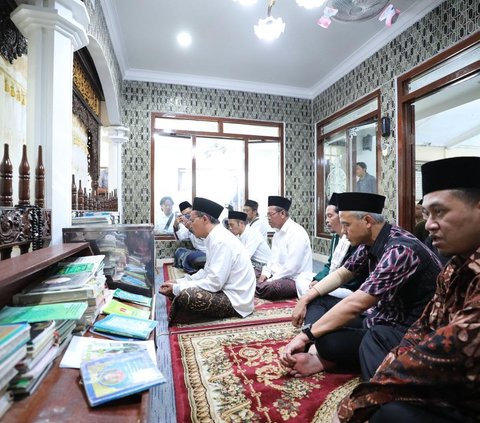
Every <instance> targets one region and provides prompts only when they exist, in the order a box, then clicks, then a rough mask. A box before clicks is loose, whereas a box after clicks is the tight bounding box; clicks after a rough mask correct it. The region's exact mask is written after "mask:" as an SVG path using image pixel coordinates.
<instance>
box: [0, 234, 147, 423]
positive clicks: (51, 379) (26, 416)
mask: <svg viewBox="0 0 480 423" xmlns="http://www.w3.org/2000/svg"><path fill="white" fill-rule="evenodd" d="M86 255H92V250H91V249H90V245H89V243H88V242H81V243H70V244H61V245H56V246H52V247H47V248H44V249H41V250H36V251H33V252H31V253H27V254H23V255H21V256H18V257H14V258H11V259H8V260H4V261H1V262H0V301H1V303H2V306H3V305H5V304H8V305H11V298H12V296H13V294H15V293H17V292H18V291H20V290H21V289H22V288H23V287H24V286H26V285H27V284H28V283H30V282H32V281H34V280H35V279H36V278H39V277H40V276H41V275H42V274H43V272H45V270H46V269H48V268H49V267H50V266H52V265H53V264H55V263H57V262H59V261H60V260H63V259H65V258H66V257H70V256H86ZM61 358H62V357H61V356H60V357H58V358H57V359H56V360H55V361H54V364H53V367H52V369H51V370H50V371H49V373H48V374H47V376H46V378H45V379H44V381H43V382H42V383H41V385H40V386H39V387H38V388H37V390H36V391H35V392H34V393H33V395H31V396H27V397H25V398H23V399H21V400H19V401H15V403H14V405H13V406H12V407H11V408H10V409H9V410H8V411H7V412H6V414H5V415H4V416H3V418H2V423H20V422H21V423H33V422H39V421H44V422H47V421H49V422H74V423H92V422H95V423H111V422H115V423H122V422H125V423H141V422H145V423H146V422H148V411H149V410H148V409H149V392H148V391H145V392H143V393H141V394H137V395H132V396H129V397H126V398H121V399H119V400H116V401H113V402H110V403H107V404H104V405H102V406H98V407H95V408H91V407H90V406H89V405H88V402H87V398H86V395H85V391H84V388H83V386H82V384H81V378H80V372H79V370H78V369H64V368H59V367H58V366H59V363H60V360H61Z"/></svg>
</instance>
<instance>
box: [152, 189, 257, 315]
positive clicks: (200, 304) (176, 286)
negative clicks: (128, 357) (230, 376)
mask: <svg viewBox="0 0 480 423" xmlns="http://www.w3.org/2000/svg"><path fill="white" fill-rule="evenodd" d="M192 208H193V210H192V212H191V214H190V221H191V227H190V229H191V230H192V231H193V233H194V234H195V236H196V237H198V238H205V246H206V248H207V261H206V263H205V267H204V268H203V269H200V270H199V271H198V272H197V273H195V274H193V275H187V276H186V277H184V278H181V279H177V280H168V281H166V282H164V283H163V284H162V285H161V286H160V291H159V292H160V293H161V294H163V295H165V296H167V297H170V298H172V299H173V302H172V307H171V309H170V316H169V320H170V322H171V323H172V322H192V321H194V320H199V319H200V320H202V319H204V318H207V319H208V318H222V317H246V316H248V315H249V314H251V313H252V311H253V308H254V305H253V298H254V295H255V273H254V271H253V267H252V265H251V264H250V257H249V256H248V253H247V250H246V249H245V247H244V246H243V244H242V243H241V242H240V240H239V239H238V238H237V237H236V236H234V235H233V234H232V233H230V232H229V231H228V230H227V229H226V228H224V227H223V226H222V225H220V224H219V223H220V222H219V221H218V217H219V216H220V214H221V213H222V210H223V206H221V205H220V204H217V203H215V202H213V201H211V200H208V199H206V198H200V197H196V198H195V199H194V200H193V207H192Z"/></svg>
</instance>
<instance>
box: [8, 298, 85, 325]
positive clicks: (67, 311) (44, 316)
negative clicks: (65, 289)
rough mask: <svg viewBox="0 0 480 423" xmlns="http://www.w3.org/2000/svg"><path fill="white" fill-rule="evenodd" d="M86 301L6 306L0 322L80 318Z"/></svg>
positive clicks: (31, 321)
mask: <svg viewBox="0 0 480 423" xmlns="http://www.w3.org/2000/svg"><path fill="white" fill-rule="evenodd" d="M87 306H88V304H87V303H86V302H73V303H58V304H41V305H33V306H25V307H10V306H5V307H3V308H2V309H1V310H0V324H5V323H21V322H28V323H33V322H43V321H45V320H78V319H80V318H81V317H82V315H83V313H84V312H85V310H86V309H87Z"/></svg>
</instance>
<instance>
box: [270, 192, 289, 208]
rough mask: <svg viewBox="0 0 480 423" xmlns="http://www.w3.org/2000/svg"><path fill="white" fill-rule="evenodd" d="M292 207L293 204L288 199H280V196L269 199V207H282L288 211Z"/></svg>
mask: <svg viewBox="0 0 480 423" xmlns="http://www.w3.org/2000/svg"><path fill="white" fill-rule="evenodd" d="M291 205H292V202H291V201H290V200H289V199H288V198H285V197H279V196H278V195H271V196H269V197H268V206H276V207H281V208H282V209H285V210H286V211H288V209H289V208H290V206H291Z"/></svg>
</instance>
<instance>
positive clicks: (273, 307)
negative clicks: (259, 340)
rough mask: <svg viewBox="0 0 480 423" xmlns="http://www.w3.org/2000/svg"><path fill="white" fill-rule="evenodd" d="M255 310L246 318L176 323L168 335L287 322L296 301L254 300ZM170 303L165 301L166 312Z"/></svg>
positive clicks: (290, 317)
mask: <svg viewBox="0 0 480 423" xmlns="http://www.w3.org/2000/svg"><path fill="white" fill-rule="evenodd" d="M254 303H255V310H254V311H253V313H252V314H250V315H249V316H247V317H244V318H241V317H229V318H224V319H212V320H209V321H204V322H191V323H176V324H174V325H172V326H170V327H169V331H170V333H186V332H199V331H205V330H213V329H221V328H233V327H242V326H253V325H264V324H268V323H276V322H289V321H290V320H291V319H292V310H293V308H294V307H295V304H296V303H297V300H284V301H268V300H261V299H260V298H255V299H254ZM170 305H171V301H170V300H167V311H170Z"/></svg>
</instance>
